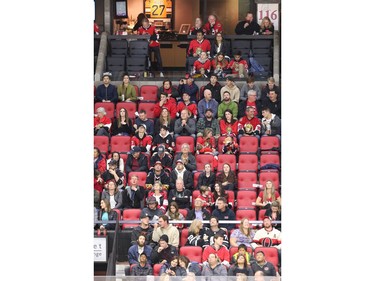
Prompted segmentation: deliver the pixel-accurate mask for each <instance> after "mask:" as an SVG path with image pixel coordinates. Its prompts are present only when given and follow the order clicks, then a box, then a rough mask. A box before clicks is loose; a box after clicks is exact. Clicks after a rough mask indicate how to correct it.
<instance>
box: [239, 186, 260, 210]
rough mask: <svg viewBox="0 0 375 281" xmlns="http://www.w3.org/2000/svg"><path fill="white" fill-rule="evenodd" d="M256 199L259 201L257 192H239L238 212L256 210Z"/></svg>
mask: <svg viewBox="0 0 375 281" xmlns="http://www.w3.org/2000/svg"><path fill="white" fill-rule="evenodd" d="M256 199H257V193H256V191H252V190H239V191H238V192H237V210H241V209H255V201H256Z"/></svg>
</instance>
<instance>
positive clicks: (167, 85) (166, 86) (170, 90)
mask: <svg viewBox="0 0 375 281" xmlns="http://www.w3.org/2000/svg"><path fill="white" fill-rule="evenodd" d="M161 93H167V94H168V98H174V99H175V100H176V101H178V100H179V99H181V98H180V94H179V93H178V91H177V88H175V87H173V86H172V81H171V80H164V81H163V85H162V86H161V87H160V88H159V89H158V94H157V95H158V99H160V94H161Z"/></svg>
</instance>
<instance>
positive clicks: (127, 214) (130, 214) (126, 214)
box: [122, 209, 142, 229]
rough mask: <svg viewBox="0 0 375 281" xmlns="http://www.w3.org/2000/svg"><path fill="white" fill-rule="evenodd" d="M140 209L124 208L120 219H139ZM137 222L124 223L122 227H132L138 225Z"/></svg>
mask: <svg viewBox="0 0 375 281" xmlns="http://www.w3.org/2000/svg"><path fill="white" fill-rule="evenodd" d="M141 212H142V210H141V209H125V210H123V211H122V219H123V220H139V217H140V216H141ZM138 225H139V223H124V224H123V225H122V228H123V229H124V228H133V227H136V226H138Z"/></svg>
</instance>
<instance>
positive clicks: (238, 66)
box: [227, 51, 249, 78]
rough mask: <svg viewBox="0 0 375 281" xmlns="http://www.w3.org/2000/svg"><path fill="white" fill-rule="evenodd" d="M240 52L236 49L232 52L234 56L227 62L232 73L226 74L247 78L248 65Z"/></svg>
mask: <svg viewBox="0 0 375 281" xmlns="http://www.w3.org/2000/svg"><path fill="white" fill-rule="evenodd" d="M241 54H242V53H241V51H237V52H236V53H235V54H234V58H233V59H232V60H231V61H230V62H229V64H228V68H229V69H231V70H232V73H231V74H227V76H233V77H239V78H247V76H248V74H247V71H248V68H249V65H248V64H247V61H246V60H244V59H243V58H242V57H241Z"/></svg>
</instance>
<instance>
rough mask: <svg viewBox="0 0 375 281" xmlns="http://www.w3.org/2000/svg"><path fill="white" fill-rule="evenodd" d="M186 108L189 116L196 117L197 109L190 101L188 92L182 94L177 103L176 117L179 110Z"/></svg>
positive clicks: (178, 114)
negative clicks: (180, 99) (189, 113)
mask: <svg viewBox="0 0 375 281" xmlns="http://www.w3.org/2000/svg"><path fill="white" fill-rule="evenodd" d="M185 108H187V109H188V110H189V111H190V112H191V118H195V119H197V115H198V109H197V104H196V103H193V102H191V101H190V95H189V94H188V93H183V94H182V101H180V102H179V103H178V105H177V115H176V116H177V117H180V115H181V111H182V110H183V109H185Z"/></svg>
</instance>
